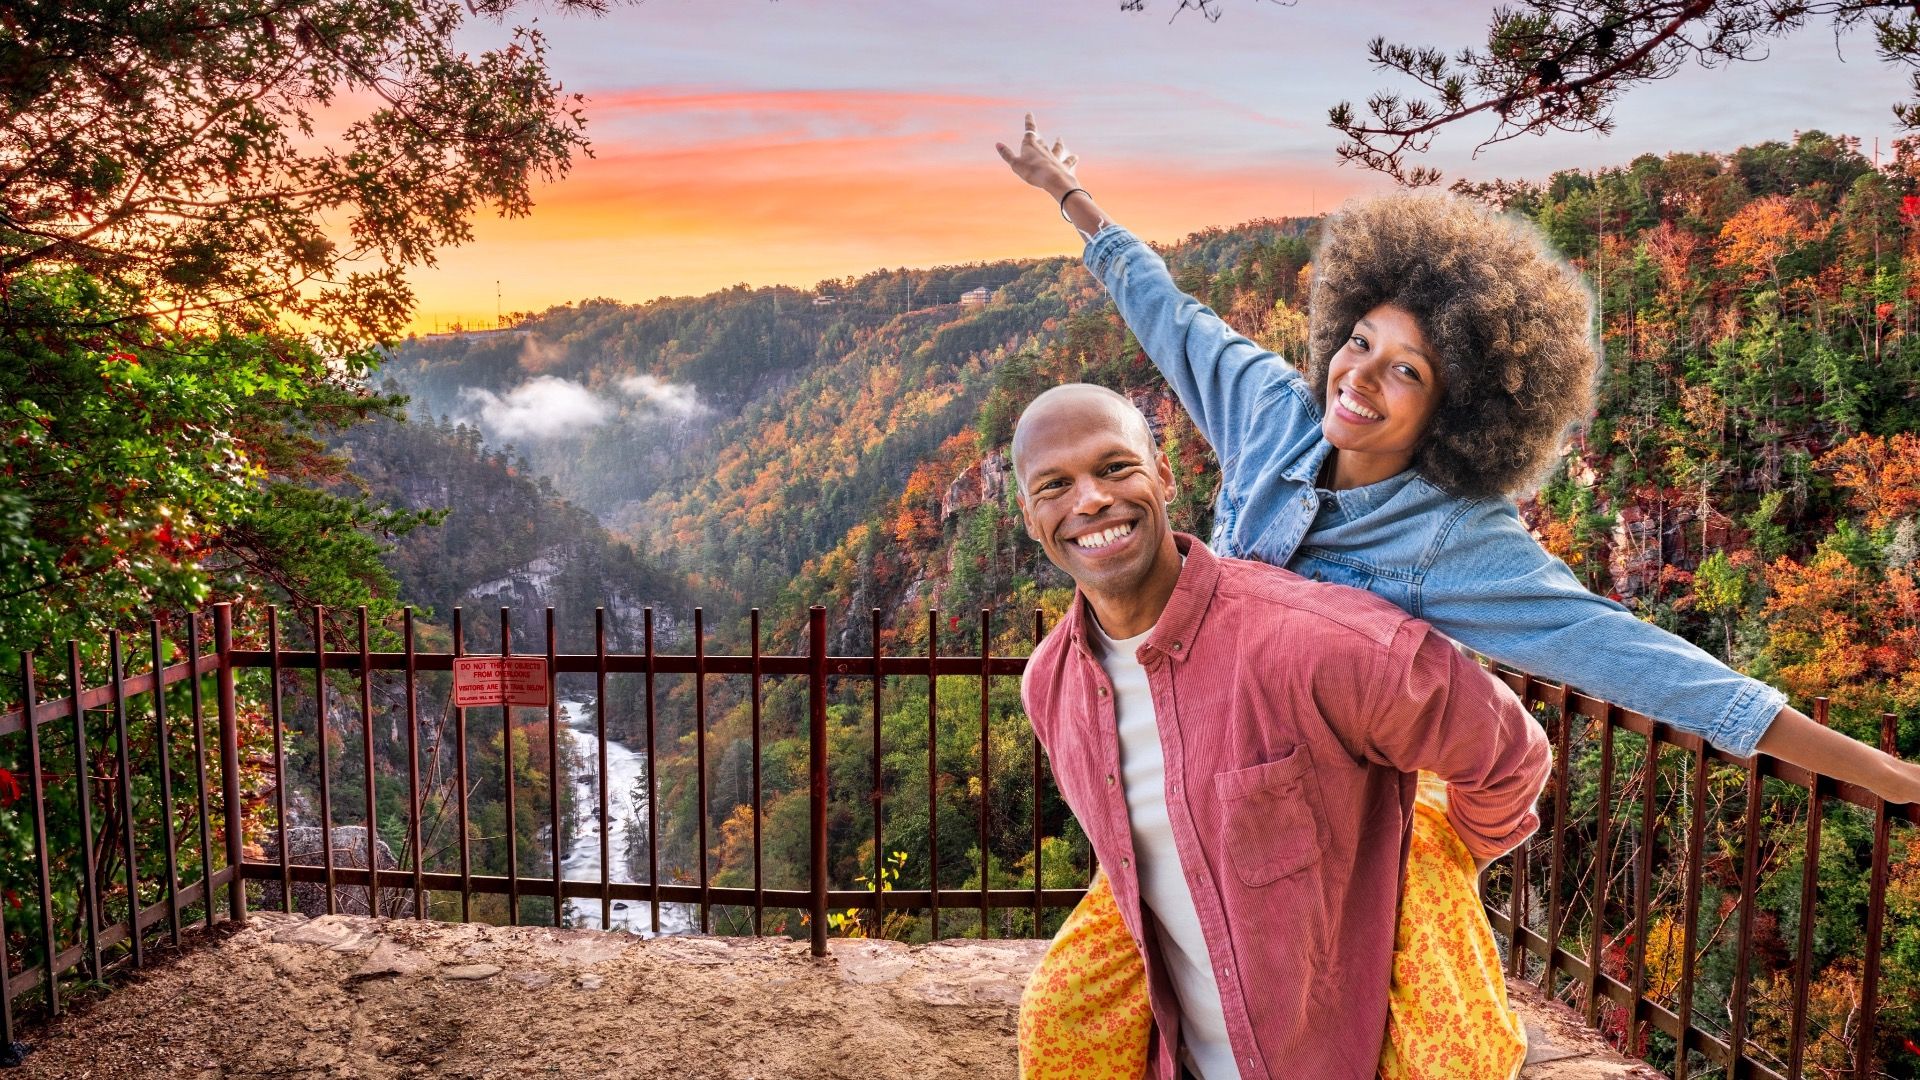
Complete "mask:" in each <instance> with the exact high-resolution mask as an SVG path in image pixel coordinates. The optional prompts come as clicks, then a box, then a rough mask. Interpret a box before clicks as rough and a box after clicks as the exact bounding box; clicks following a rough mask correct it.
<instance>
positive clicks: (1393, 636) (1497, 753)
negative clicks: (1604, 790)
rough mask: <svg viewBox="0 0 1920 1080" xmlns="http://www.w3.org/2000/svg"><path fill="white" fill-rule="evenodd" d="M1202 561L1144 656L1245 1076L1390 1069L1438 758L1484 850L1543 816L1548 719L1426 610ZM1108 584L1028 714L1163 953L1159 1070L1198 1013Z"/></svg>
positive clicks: (1040, 667) (1109, 867)
mask: <svg viewBox="0 0 1920 1080" xmlns="http://www.w3.org/2000/svg"><path fill="white" fill-rule="evenodd" d="M1177 543H1178V544H1179V547H1180V549H1181V551H1182V553H1183V554H1184V555H1186V563H1185V565H1184V567H1182V569H1181V571H1180V579H1179V583H1178V585H1177V586H1176V587H1175V589H1174V592H1173V596H1172V598H1171V599H1170V600H1169V601H1168V603H1167V607H1166V610H1165V611H1163V612H1162V613H1161V615H1160V618H1159V620H1158V621H1157V622H1156V623H1155V624H1154V627H1153V630H1152V632H1151V634H1150V635H1149V636H1148V638H1147V640H1146V642H1145V644H1143V645H1142V646H1141V648H1140V651H1139V659H1140V662H1141V663H1142V665H1143V666H1145V668H1146V670H1147V679H1148V682H1149V684H1150V686H1151V690H1152V694H1153V704H1154V712H1155V716H1156V719H1157V721H1158V725H1159V729H1160V746H1161V750H1162V752H1163V753H1164V755H1165V758H1166V785H1167V787H1166V797H1167V810H1168V814H1169V816H1170V817H1171V819H1172V821H1173V836H1174V846H1175V848H1176V850H1177V851H1178V852H1179V856H1180V864H1181V868H1182V870H1183V871H1184V874H1185V877H1186V880H1187V885H1188V887H1189V888H1190V889H1191V890H1192V892H1193V903H1194V908H1195V909H1196V911H1197V912H1198V913H1199V917H1200V926H1201V931H1202V933H1203V934H1204V936H1205V939H1206V944H1207V953H1208V956H1209V958H1210V960H1211V962H1212V965H1213V970H1214V975H1215V978H1216V979H1217V981H1218V982H1219V985H1220V998H1221V1002H1222V1004H1223V1006H1224V1007H1225V1011H1226V1022H1227V1033H1228V1036H1229V1039H1230V1041H1231V1042H1232V1045H1233V1049H1234V1056H1235V1058H1236V1060H1237V1061H1238V1063H1239V1065H1240V1073H1241V1076H1243V1077H1248V1078H1252V1077H1267V1076H1286V1077H1313V1078H1315V1080H1347V1078H1351V1080H1368V1078H1370V1077H1372V1076H1374V1074H1375V1068H1376V1066H1377V1065H1378V1064H1379V1060H1380V1049H1381V1043H1382V1040H1383V1038H1384V1037H1385V1033H1386V1020H1387V987H1388V980H1389V978H1390V974H1391V966H1392V960H1393V934H1394V926H1395V919H1396V915H1397V909H1398V900H1399V890H1400V879H1401V875H1402V872H1403V868H1404V867H1405V865H1406V854H1407V846H1408V839H1409V836H1410V835H1411V833H1410V829H1411V823H1412V821H1413V798H1414V789H1415V784H1416V780H1415V775H1414V774H1415V772H1416V771H1417V770H1426V771H1428V772H1431V773H1434V774H1436V775H1438V776H1440V777H1441V778H1443V779H1445V780H1446V781H1447V782H1448V784H1449V791H1448V811H1447V816H1448V817H1449V819H1450V820H1451V821H1452V823H1453V827H1454V828H1455V829H1456V830H1457V831H1458V832H1459V834H1460V838H1461V839H1462V840H1463V841H1465V843H1466V846H1467V848H1468V849H1469V850H1471V851H1472V852H1473V853H1474V855H1475V856H1476V857H1480V858H1488V857H1491V856H1494V855H1498V854H1500V853H1502V852H1505V851H1508V850H1510V849H1512V848H1513V847H1515V846H1517V845H1518V844H1519V843H1520V842H1521V841H1522V840H1524V839H1526V837H1527V836H1529V835H1531V834H1532V833H1533V831H1534V830H1535V829H1536V828H1538V826H1539V817H1538V816H1537V815H1536V814H1535V812H1534V803H1535V801H1536V800H1537V799H1538V797H1539V794H1540V789H1541V788H1542V786H1544V785H1545V783H1546V780H1547V773H1548V770H1549V753H1548V748H1547V738H1546V733H1545V731H1543V730H1542V728H1541V726H1540V725H1539V724H1538V723H1536V722H1535V721H1534V720H1533V718H1532V717H1530V716H1529V715H1528V714H1527V712H1526V711H1525V710H1524V709H1523V708H1522V707H1521V706H1520V703H1519V701H1518V700H1516V699H1515V698H1514V696H1513V694H1512V693H1511V692H1509V691H1508V690H1507V689H1506V687H1504V686H1502V685H1500V684H1499V683H1497V682H1495V681H1494V679H1493V678H1492V677H1491V676H1490V675H1488V674H1487V673H1486V672H1484V671H1482V670H1481V669H1480V668H1479V667H1478V666H1477V665H1476V664H1474V663H1473V662H1472V661H1471V660H1469V659H1468V658H1467V657H1466V656H1464V655H1462V654H1461V653H1460V651H1459V650H1457V649H1455V648H1454V646H1453V645H1452V643H1451V642H1449V641H1448V640H1447V639H1446V638H1444V637H1442V636H1440V635H1439V634H1438V633H1436V632H1435V631H1433V630H1432V629H1431V628H1430V627H1429V626H1427V624H1426V623H1423V622H1421V621H1420V620H1418V619H1414V618H1412V617H1410V616H1408V615H1407V614H1406V613H1405V612H1403V611H1401V610H1400V609H1399V608H1396V607H1394V606H1393V605H1392V604H1390V603H1388V602H1387V601H1385V600H1382V599H1380V598H1379V597H1376V596H1374V595H1372V594H1371V593H1367V592H1364V591H1362V590H1359V589H1353V588H1349V587H1347V586H1344V585H1332V584H1326V583H1321V582H1313V581H1308V580H1306V579H1305V578H1302V577H1300V576H1299V575H1297V574H1294V573H1291V572H1289V571H1287V570H1282V569H1280V568H1278V567H1273V566H1268V565H1266V564H1264V563H1256V562H1247V561H1243V560H1240V559H1224V558H1219V557H1217V556H1215V555H1214V554H1213V553H1212V552H1211V551H1209V550H1208V549H1207V546H1206V545H1205V544H1203V543H1201V542H1200V541H1198V540H1196V539H1194V538H1193V537H1190V536H1186V535H1184V534H1181V535H1179V536H1178V537H1177ZM1090 633H1091V630H1090V628H1089V626H1088V622H1087V612H1086V601H1085V598H1084V596H1076V597H1075V599H1074V602H1073V606H1072V608H1071V609H1070V610H1069V611H1068V613H1067V617H1066V618H1065V619H1063V620H1061V622H1060V624H1059V625H1058V626H1056V627H1054V629H1053V631H1052V632H1051V633H1049V634H1048V635H1047V638H1046V640H1045V641H1042V642H1041V643H1040V646H1039V648H1037V649H1035V650H1034V654H1033V657H1032V658H1031V659H1030V660H1029V661H1028V662H1027V669H1026V675H1025V676H1024V678H1023V679H1022V682H1021V692H1022V696H1023V698H1024V699H1025V702H1026V708H1027V714H1028V716H1029V717H1030V718H1031V719H1032V721H1033V727H1034V731H1035V733H1036V734H1037V735H1038V736H1039V739H1040V742H1041V744H1042V746H1044V747H1045V748H1046V752H1047V757H1048V760H1049V761H1050V762H1051V764H1052V767H1053V774H1054V777H1055V779H1056V781H1057V783H1058V784H1059V786H1060V790H1061V792H1062V793H1063V794H1064V795H1065V796H1066V799H1067V803H1068V804H1069V805H1070V806H1071V807H1072V808H1073V812H1074V815H1075V817H1077V818H1078V819H1079V822H1080V825H1081V827H1082V828H1083V829H1085V830H1086V833H1087V836H1088V838H1089V839H1090V840H1091V841H1092V843H1093V849H1094V854H1095V855H1096V856H1097V857H1098V858H1099V860H1100V865H1101V867H1102V868H1103V869H1104V870H1105V871H1106V873H1107V876H1108V878H1109V879H1110V880H1111V882H1112V885H1113V893H1114V898H1115V899H1116V900H1117V901H1118V903H1119V906H1120V913H1121V916H1122V918H1123V919H1124V920H1125V922H1126V925H1127V929H1128V931H1129V932H1131V933H1132V935H1133V939H1134V942H1135V943H1136V945H1138V946H1139V948H1140V953H1141V956H1142V958H1143V959H1144V960H1145V962H1146V966H1147V979H1148V986H1149V989H1150V993H1151V997H1152V1002H1153V1016H1154V1036H1153V1047H1152V1049H1151V1051H1150V1054H1149V1059H1148V1060H1149V1069H1148V1072H1149V1074H1150V1075H1151V1076H1155V1077H1160V1078H1164V1080H1174V1078H1175V1077H1178V1076H1179V1071H1178V1065H1177V1060H1178V1059H1177V1053H1176V1051H1177V1048H1178V1046H1179V1037H1180V1007H1179V1002H1178V1001H1177V1000H1176V998H1175V996H1174V991H1173V986H1172V983H1171V981H1170V980H1169V978H1168V976H1167V973H1166V971H1165V969H1164V967H1163V966H1162V965H1161V963H1160V961H1159V958H1158V950H1157V949H1156V948H1155V947H1154V944H1153V940H1154V939H1153V935H1154V928H1153V921H1152V919H1151V913H1150V912H1148V911H1146V910H1144V909H1143V908H1142V906H1141V902H1140V879H1139V874H1138V869H1137V867H1135V866H1134V864H1133V859H1134V851H1133V838H1132V832H1131V829H1130V827H1129V825H1128V819H1127V803H1126V793H1125V785H1123V784H1122V783H1121V782H1120V776H1121V771H1120V743H1119V735H1118V729H1117V727H1116V718H1115V715H1114V696H1113V687H1112V685H1111V684H1110V683H1109V682H1108V680H1107V677H1106V673H1105V671H1104V670H1103V669H1102V667H1101V666H1100V661H1099V659H1098V658H1097V657H1096V656H1095V655H1094V654H1093V652H1091V651H1090V649H1089V647H1088V637H1089V635H1090Z"/></svg>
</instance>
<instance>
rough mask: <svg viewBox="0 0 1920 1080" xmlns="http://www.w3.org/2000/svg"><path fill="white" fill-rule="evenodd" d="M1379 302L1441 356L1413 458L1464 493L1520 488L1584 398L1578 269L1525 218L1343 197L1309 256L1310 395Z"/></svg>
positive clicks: (1589, 390)
mask: <svg viewBox="0 0 1920 1080" xmlns="http://www.w3.org/2000/svg"><path fill="white" fill-rule="evenodd" d="M1382 304H1395V305H1398V306H1400V307H1402V308H1405V309H1406V310H1407V311H1408V312H1410V313H1412V315H1413V316H1414V318H1415V319H1416V320H1417V321H1418V322H1419V324H1420V328H1421V330H1422V331H1423V332H1424V333H1425V334H1426V338H1427V343H1428V344H1429V345H1430V346H1432V350H1433V352H1434V354H1435V355H1434V359H1435V361H1436V363H1437V364H1438V365H1439V368H1440V388H1441V392H1442V395H1443V396H1442V399H1441V401H1440V403H1439V405H1438V406H1437V407H1436V408H1435V410H1434V414H1433V419H1432V420H1431V421H1430V426H1429V427H1428V429H1427V433H1426V435H1425V436H1424V437H1423V438H1422V439H1421V441H1420V444H1419V446H1418V447H1417V448H1416V450H1415V452H1414V461H1413V464H1414V467H1415V468H1416V469H1418V470H1419V472H1420V474H1421V475H1422V476H1424V477H1426V478H1427V480H1429V481H1431V482H1432V483H1434V484H1435V485H1437V486H1439V487H1441V488H1443V489H1445V490H1446V491H1448V492H1450V493H1452V494H1455V495H1459V496H1463V497H1467V498H1480V497H1484V496H1490V495H1515V494H1519V493H1522V492H1525V491H1527V490H1529V489H1530V488H1531V487H1532V486H1533V485H1534V484H1535V483H1537V482H1538V481H1539V479H1540V477H1541V476H1542V474H1544V473H1545V472H1546V471H1547V470H1548V469H1549V468H1550V467H1551V466H1552V464H1553V462H1554V460H1555V459H1556V458H1557V457H1558V456H1559V453H1560V449H1561V446H1562V442H1563V440H1564V439H1565V438H1566V436H1567V435H1568V433H1569V431H1570V430H1571V429H1572V428H1573V427H1574V426H1575V425H1577V424H1580V423H1583V422H1584V421H1585V420H1586V419H1587V417H1588V414H1589V411H1590V410H1591V408H1592V399H1593V383H1594V378H1595V375H1596V372H1597V370H1598V365H1597V362H1596V358H1597V355H1598V354H1597V351H1596V348H1595V341H1594V337H1593V330H1592V325H1593V294H1592V293H1591V292H1590V291H1589V290H1588V289H1587V286H1586V284H1585V282H1584V281H1582V280H1581V278H1580V274H1579V272H1578V271H1576V270H1575V269H1574V268H1573V267H1572V266H1570V265H1568V264H1567V263H1566V262H1565V261H1564V260H1562V259H1560V258H1558V257H1557V256H1555V255H1554V254H1553V253H1552V252H1551V251H1549V250H1548V249H1547V246H1546V244H1545V241H1544V239H1543V238H1542V237H1541V236H1540V234H1539V231H1538V230H1536V229H1535V228H1534V227H1533V226H1532V225H1530V224H1529V223H1527V222H1526V221H1524V220H1521V219H1519V218H1516V217H1512V216H1508V215H1503V214H1498V213H1495V212H1493V211H1491V210H1488V209H1486V208H1484V207H1481V206H1480V205H1479V204H1477V203H1473V202H1469V201H1467V200H1466V199H1462V198H1458V197H1454V196H1444V195H1413V194H1405V193H1400V194H1393V195H1386V196H1380V197H1376V198H1370V199H1365V200H1361V201H1357V202H1354V203H1352V204H1349V205H1348V206H1347V207H1345V208H1344V209H1342V210H1341V211H1340V212H1339V213H1338V214H1336V215H1335V216H1333V217H1332V218H1330V219H1329V220H1328V222H1327V223H1326V225H1325V226H1324V228H1323V231H1322V235H1321V240H1320V247H1319V250H1318V251H1317V252H1316V253H1315V255H1314V260H1313V285H1312V292H1311V294H1310V297H1309V305H1310V311H1311V314H1310V318H1309V323H1308V336H1307V351H1308V356H1307V369H1306V371H1307V379H1308V381H1309V383H1310V384H1311V385H1312V386H1313V389H1314V393H1315V395H1316V397H1317V399H1318V400H1320V401H1325V400H1326V393H1327V368H1328V366H1329V365H1330V364H1331V362H1332V360H1333V356H1334V354H1335V353H1336V352H1338V351H1339V350H1340V348H1341V346H1342V345H1344V344H1346V342H1347V339H1348V338H1349V336H1351V335H1352V333H1353V327H1354V324H1355V323H1356V322H1358V321H1359V320H1360V318H1361V317H1362V316H1364V315H1366V314H1367V313H1368V312H1369V311H1372V310H1373V309H1374V308H1376V307H1379V306H1380V305H1382Z"/></svg>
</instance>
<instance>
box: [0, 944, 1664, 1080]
mask: <svg viewBox="0 0 1920 1080" xmlns="http://www.w3.org/2000/svg"><path fill="white" fill-rule="evenodd" d="M1044 949H1045V942H1038V941H985V942H982V941H944V942H936V943H934V944H931V945H919V946H908V945H902V944H899V943H897V942H888V941H834V942H833V943H832V944H831V947H830V950H829V955H828V957H827V958H826V959H824V960H815V959H813V958H812V957H810V956H809V955H808V953H807V947H806V943H804V942H792V941H787V940H785V939H783V938H763V939H758V940H755V939H743V938H701V937H663V938H654V939H650V940H643V939H640V938H636V937H628V936H626V935H622V934H609V933H603V932H601V931H597V930H552V929H546V928H540V927H499V926H484V925H478V924H457V923H421V922H414V921H411V920H403V919H372V918H367V917H363V916H344V915H334V916H323V917H320V918H314V919H308V918H305V917H303V916H299V915H283V914H279V913H255V914H254V915H253V916H252V917H251V919H250V921H249V924H248V926H247V927H246V928H245V929H242V930H239V931H237V932H232V933H222V934H215V935H211V936H207V935H203V936H201V937H200V938H199V940H197V941H196V942H195V944H194V945H192V946H191V947H189V948H187V949H185V950H183V951H182V952H181V953H180V954H178V955H175V956H173V957H171V958H167V959H164V960H162V961H160V962H159V963H157V964H155V965H154V966H152V967H149V968H148V969H147V970H146V971H144V972H141V973H139V974H137V975H136V976H135V977H134V978H133V979H132V980H131V981H130V982H129V983H128V984H127V985H123V986H121V987H120V988H119V989H117V990H116V991H115V992H114V993H112V994H110V995H109V996H107V997H106V998H105V999H103V1000H100V1001H98V1002H95V1003H93V1004H91V1005H88V1006H84V1007H82V1009H81V1010H80V1011H78V1012H76V1013H73V1014H69V1015H68V1016H66V1017H63V1018H62V1019H60V1020H58V1021H55V1022H54V1023H53V1024H52V1025H50V1026H48V1027H46V1028H42V1029H40V1030H28V1031H26V1032H25V1033H24V1037H25V1038H26V1039H27V1041H29V1042H31V1043H32V1044H33V1045H34V1047H35V1049H34V1051H33V1052H32V1053H31V1054H30V1055H28V1057H27V1061H26V1065H25V1067H24V1068H22V1069H20V1070H19V1071H18V1072H17V1073H16V1074H15V1075H18V1076H22V1077H49V1078H52V1077H59V1078H76V1080H77V1078H82V1077H85V1078H107V1077H143V1078H144V1077H187V1078H194V1080H214V1078H216V1077H217V1078H233V1080H241V1078H265V1077H279V1078H303V1080H304V1078H312V1080H319V1078H322V1077H328V1078H334V1077H364V1078H388V1077H415V1076H423V1077H424V1076H431V1077H448V1078H453V1080H464V1078H474V1077H508V1076H512V1077H536V1076H556V1077H558V1076H564V1077H621V1078H629V1077H662V1078H665V1077H675V1078H679V1077H712V1078H725V1080H772V1078H777V1077H792V1078H807V1080H836V1078H845V1080H872V1078H874V1077H892V1076H912V1077H916V1078H920V1077H924V1078H930V1080H933V1078H939V1080H945V1078H951V1080H962V1078H965V1080H973V1078H976V1077H1009V1078H1010V1077H1012V1076H1013V1075H1014V1073H1015V1051H1014V1018H1015V1013H1016V1011H1017V1010H1018V1008H1019V1001H1020V988H1021V986H1022V984H1023V983H1024V982H1025V980H1026V976H1027V973H1028V972H1029V971H1031V970H1032V968H1033V965H1034V964H1035V962H1037V961H1038V960H1039V958H1040V954H1041V952H1042V951H1043V950H1044ZM1516 1004H1517V1005H1518V1007H1519V1008H1520V1009H1521V1012H1522V1014H1523V1015H1524V1016H1525V1017H1526V1019H1527V1022H1528V1029H1529V1033H1530V1035H1531V1036H1532V1042H1533V1054H1532V1056H1531V1058H1530V1064H1529V1065H1528V1067H1527V1069H1526V1071H1525V1072H1524V1073H1523V1074H1522V1075H1523V1076H1524V1077H1525V1078H1526V1080H1588V1078H1595V1080H1597V1078H1601V1077H1623V1078H1625V1077H1633V1078H1650V1077H1658V1076H1659V1074H1658V1073H1656V1072H1654V1071H1653V1070H1651V1069H1648V1068H1646V1067H1645V1066H1644V1065H1639V1064H1637V1063H1633V1062H1629V1061H1627V1060H1626V1059H1624V1058H1621V1057H1619V1056H1618V1055H1615V1054H1612V1053H1610V1052H1608V1051H1607V1050H1606V1049H1605V1048H1604V1047H1603V1046H1601V1045H1600V1043H1599V1041H1598V1039H1597V1038H1596V1037H1594V1036H1593V1035H1592V1034H1591V1033H1590V1032H1587V1031H1586V1030H1585V1029H1583V1028H1582V1027H1581V1026H1580V1023H1579V1019H1578V1017H1576V1016H1574V1014H1573V1013H1571V1012H1570V1011H1568V1010H1565V1009H1562V1008H1559V1007H1558V1006H1548V1005H1544V1004H1542V1003H1541V1002H1540V1001H1539V1000H1538V999H1537V998H1534V997H1529V996H1526V994H1525V992H1524V991H1522V992H1521V994H1520V995H1519V1000H1518V1001H1517V1002H1516Z"/></svg>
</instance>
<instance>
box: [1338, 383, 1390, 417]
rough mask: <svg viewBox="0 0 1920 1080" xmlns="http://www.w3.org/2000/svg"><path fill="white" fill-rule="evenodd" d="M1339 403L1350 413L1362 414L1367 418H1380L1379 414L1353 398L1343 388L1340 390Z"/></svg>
mask: <svg viewBox="0 0 1920 1080" xmlns="http://www.w3.org/2000/svg"><path fill="white" fill-rule="evenodd" d="M1340 404H1341V405H1342V406H1343V407H1344V408H1345V409H1346V410H1347V411H1348V412H1350V413H1354V414H1356V415H1359V416H1363V417H1365V418H1367V419H1368V420H1378V419H1380V414H1379V413H1377V412H1374V411H1373V410H1372V409H1369V408H1367V407H1366V406H1365V405H1362V404H1360V403H1359V402H1358V401H1356V400H1354V399H1353V397H1352V396H1351V395H1349V394H1348V393H1347V392H1346V391H1345V390H1342V391H1340Z"/></svg>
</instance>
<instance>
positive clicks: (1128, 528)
mask: <svg viewBox="0 0 1920 1080" xmlns="http://www.w3.org/2000/svg"><path fill="white" fill-rule="evenodd" d="M1131 532H1133V526H1132V525H1115V526H1114V527H1113V528H1111V529H1108V530H1106V531H1105V532H1097V533H1089V534H1087V535H1086V536H1076V537H1074V538H1073V542H1074V543H1076V544H1079V545H1080V546H1081V547H1083V548H1100V547H1106V546H1107V545H1108V544H1111V543H1113V542H1114V541H1115V540H1118V539H1120V538H1121V537H1123V536H1126V535H1128V534H1129V533H1131Z"/></svg>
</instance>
